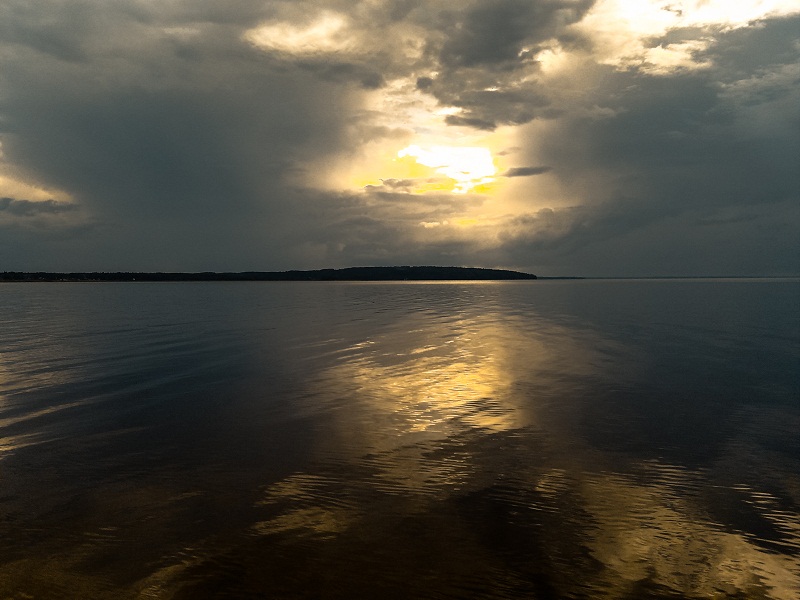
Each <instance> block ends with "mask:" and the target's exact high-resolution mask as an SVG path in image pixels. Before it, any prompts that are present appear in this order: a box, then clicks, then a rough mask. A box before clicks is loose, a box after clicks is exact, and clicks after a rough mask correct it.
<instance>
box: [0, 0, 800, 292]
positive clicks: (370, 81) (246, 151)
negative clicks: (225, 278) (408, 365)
mask: <svg viewBox="0 0 800 600" xmlns="http://www.w3.org/2000/svg"><path fill="white" fill-rule="evenodd" d="M798 157H800V0H738V1H737V2H730V1H729V0H672V1H669V0H666V1H664V0H464V1H462V2H458V3H454V2H452V1H450V0H365V1H355V0H347V1H345V0H291V1H264V0H261V1H255V0H229V1H227V2H216V1H212V0H157V1H156V0H114V1H113V2H109V1H108V0H37V1H36V2H31V1H30V0H0V271H20V270H25V271H38V270H45V271H249V270H256V271H259V270H288V269H314V268H331V267H333V268H338V267H347V266H364V265H443V266H477V267H499V268H510V269H519V270H524V271H528V272H532V273H536V274H538V275H545V276H559V275H560V276H686V275H688V276H702V275H734V276H735V275H770V276H780V275H798V274H800V159H799V158H798Z"/></svg>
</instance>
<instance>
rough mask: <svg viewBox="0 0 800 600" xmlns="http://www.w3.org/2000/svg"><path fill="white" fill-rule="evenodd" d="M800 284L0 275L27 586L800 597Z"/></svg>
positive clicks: (4, 452)
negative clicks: (21, 279) (27, 279)
mask: <svg viewBox="0 0 800 600" xmlns="http://www.w3.org/2000/svg"><path fill="white" fill-rule="evenodd" d="M798 432H800V281H798V280H686V281H679V280H668V281H588V280H587V281H534V282H507V283H431V284H419V283H389V284H386V283H383V284H375V283H369V284H366V283H363V284H362V283H279V282H273V283H172V284H171V283H153V284H150V283H104V284H91V283H89V284H70V283H60V284H44V283H43V284H11V283H6V284H2V285H0V597H2V598H6V597H9V598H15V599H17V598H18V599H22V598H58V599H62V598H109V599H110V598H114V599H117V598H123V599H124V598H157V599H161V598H175V599H198V598H200V599H203V598H361V597H363V598H532V599H547V598H587V599H588V598H626V599H640V598H736V599H742V598H763V599H780V600H796V599H797V598H798V597H800V436H799V435H798Z"/></svg>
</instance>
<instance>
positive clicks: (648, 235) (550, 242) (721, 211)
mask: <svg viewBox="0 0 800 600" xmlns="http://www.w3.org/2000/svg"><path fill="white" fill-rule="evenodd" d="M786 21H787V20H774V21H768V22H765V23H763V24H762V26H761V27H759V28H752V29H747V30H740V31H733V32H730V33H728V34H725V35H721V36H720V37H719V39H718V41H717V43H716V44H714V45H713V46H711V47H710V48H709V49H708V50H707V51H706V52H705V55H706V56H705V57H706V58H709V59H713V66H711V67H709V68H706V69H701V70H697V71H694V72H686V71H676V72H674V73H672V74H666V75H660V76H652V75H647V74H643V73H639V72H637V71H634V70H628V71H612V70H610V69H609V70H608V72H607V73H606V76H605V78H604V85H603V87H602V88H601V89H599V90H598V91H597V92H596V94H595V95H594V97H593V99H594V100H595V101H596V102H597V103H598V104H600V105H604V106H608V107H611V108H612V109H613V112H614V114H615V116H614V117H612V118H603V119H597V118H591V117H588V116H585V117H578V116H575V117H571V118H564V119H560V120H559V121H558V122H557V126H555V127H553V128H551V129H550V130H549V132H548V134H547V135H545V136H543V137H542V138H540V139H537V140H536V146H535V147H536V149H535V156H536V157H537V158H538V159H539V160H546V161H547V162H550V163H553V164H558V165H559V168H558V171H553V174H554V175H555V176H556V177H557V178H558V179H559V180H560V182H561V185H562V186H563V187H564V189H566V190H569V191H570V193H571V194H578V195H580V196H581V197H583V198H584V201H585V204H584V205H583V206H581V207H576V208H573V209H556V210H555V211H554V212H553V213H552V214H550V213H540V214H534V215H532V216H530V217H527V219H528V220H527V221H526V220H525V219H522V220H519V221H517V222H515V223H511V224H509V227H508V229H507V230H506V235H507V236H508V238H507V239H506V241H505V244H506V246H505V250H507V251H508V252H509V253H510V254H511V255H512V256H514V257H516V260H520V259H521V258H522V257H523V256H525V255H530V256H539V257H540V258H541V259H542V261H552V264H554V265H557V266H556V267H555V268H557V269H563V270H570V271H577V272H582V273H587V274H602V273H604V272H610V271H612V270H613V271H615V272H618V273H623V272H626V273H627V274H635V275H641V274H646V273H647V272H648V270H649V271H650V272H662V273H669V274H707V273H710V272H719V273H746V274H747V273H751V274H752V273H770V274H787V273H795V272H797V271H798V268H799V267H800V254H799V253H798V251H797V250H796V248H797V239H798V231H800V211H799V210H798V200H799V199H800V178H798V175H797V165H796V156H798V155H799V154H798V151H800V147H799V146H798V142H799V141H800V127H798V124H800V119H799V117H800V95H799V92H798V89H799V87H798V82H799V81H800V71H798V70H797V67H796V65H797V64H800V48H798V46H797V42H796V40H797V35H796V31H797V30H796V29H795V30H794V31H795V32H791V27H787V25H786ZM791 21H793V22H794V23H795V25H800V21H798V20H797V19H793V20H791ZM767 40H769V41H767ZM762 44H766V45H767V46H768V48H769V50H768V51H764V50H762ZM736 53H741V54H742V55H746V56H747V60H742V61H736V60H732V59H731V55H732V54H736ZM745 65H746V68H744V67H745ZM619 90H625V91H626V93H625V94H624V95H621V94H619ZM599 257H602V258H599ZM601 264H602V266H601ZM570 265H571V266H570Z"/></svg>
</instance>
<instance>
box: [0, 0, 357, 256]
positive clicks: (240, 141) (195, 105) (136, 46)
mask: <svg viewBox="0 0 800 600" xmlns="http://www.w3.org/2000/svg"><path fill="white" fill-rule="evenodd" d="M2 10H3V11H4V15H3V16H4V17H6V18H5V19H0V22H2V23H3V25H2V28H3V30H2V32H3V37H2V39H0V42H2V48H0V49H1V50H2V54H0V60H1V61H2V68H1V69H0V89H2V93H1V94H0V135H2V136H3V137H2V151H3V157H4V160H5V162H6V163H7V164H11V165H13V166H14V170H15V172H17V173H22V174H24V175H25V176H26V177H27V178H29V179H31V180H33V181H36V182H38V183H39V184H40V185H44V186H47V187H52V188H55V189H60V190H63V191H65V192H67V193H68V194H69V195H70V196H72V197H74V198H76V200H77V201H78V202H79V203H80V204H81V205H82V206H84V207H86V208H87V209H88V210H90V211H91V212H92V213H93V214H94V215H95V216H97V218H98V219H101V220H102V221H104V222H105V223H106V228H105V229H104V231H105V233H104V234H102V235H105V236H106V237H105V238H103V239H98V240H96V242H97V243H98V244H109V245H112V246H116V247H118V250H117V251H116V252H106V253H103V254H102V256H95V257H94V258H93V259H92V260H94V261H97V260H98V259H105V258H106V257H109V260H113V259H115V258H119V255H121V256H130V257H131V258H128V259H127V260H131V259H133V260H134V261H135V260H140V264H142V265H143V268H151V267H152V266H154V265H157V264H158V262H159V260H161V255H162V254H171V255H172V256H178V257H180V258H181V259H184V260H187V257H189V256H192V255H194V256H197V257H198V260H193V261H192V262H194V263H196V264H201V263H202V262H203V261H204V260H207V261H209V262H214V263H215V264H216V265H217V266H218V267H220V266H223V265H225V266H227V267H228V268H232V267H233V266H234V265H235V264H236V263H237V262H238V260H239V256H241V255H242V254H245V255H246V254H248V253H250V254H253V253H254V252H255V251H257V250H258V249H259V248H263V247H265V246H266V247H268V246H269V243H266V242H261V241H259V240H258V239H257V238H258V236H257V232H256V231H255V229H257V228H256V227H255V226H254V225H253V223H255V222H258V223H260V224H261V227H262V235H269V229H270V224H271V223H273V222H275V221H277V220H279V219H280V215H281V214H282V213H283V212H284V211H285V210H286V207H283V206H278V205H279V204H280V203H281V202H283V193H282V191H281V190H282V189H283V188H284V187H285V185H286V184H285V179H286V177H287V176H295V177H296V175H297V173H298V168H299V167H298V165H299V164H301V163H302V162H303V161H304V160H306V159H308V158H310V157H313V156H316V155H319V154H325V153H328V152H330V151H331V150H332V149H333V148H335V147H337V146H338V144H340V143H341V140H342V138H343V136H344V134H343V132H344V130H345V128H346V126H347V124H346V123H345V122H343V121H342V118H341V115H342V114H343V113H348V112H349V109H348V104H349V102H350V99H349V98H350V94H351V88H350V86H349V85H348V84H345V85H341V84H339V83H330V82H328V81H325V80H324V78H322V77H320V76H318V75H319V74H317V73H313V72H312V73H310V72H308V71H307V70H306V69H303V68H302V67H296V68H287V67H286V66H285V65H282V64H280V62H276V61H275V60H274V59H273V57H270V56H269V55H268V54H266V53H264V52H261V51H260V50H258V49H256V48H254V47H252V46H251V45H250V44H248V43H246V42H245V41H243V40H242V33H243V28H244V27H245V26H248V25H252V26H254V25H256V24H257V22H258V20H257V19H258V18H260V16H261V14H260V13H259V12H257V11H252V10H251V11H250V12H249V13H246V14H249V15H250V17H251V19H250V20H249V21H245V22H239V23H234V24H233V25H232V21H233V20H232V19H230V18H226V19H219V20H217V19H218V16H219V11H218V10H217V9H215V8H214V7H213V6H212V5H211V4H209V3H205V4H204V5H194V4H193V3H185V4H182V3H171V4H168V5H164V6H163V7H159V6H158V5H155V6H150V5H145V4H143V3H139V2H127V3H126V2H119V3H105V2H94V3H93V2H84V3H79V5H78V7H77V8H74V9H73V8H72V7H71V6H70V5H69V3H61V2H41V3H36V4H30V3H25V4H23V3H17V4H8V3H6V4H5V5H4V7H3V9H2ZM73 10H74V11H76V12H77V15H78V16H74V17H73V16H71V15H72V11H73ZM84 13H85V18H84V16H81V15H84ZM240 17H241V14H240ZM74 21H80V26H78V27H75V28H73V27H72V26H71V23H73V22H74ZM46 28H50V29H52V28H56V29H57V30H58V33H56V32H55V31H51V30H50V29H46ZM9 31H10V32H11V33H13V35H9V34H8V32H9ZM40 37H41V38H42V39H47V40H54V41H57V42H58V44H57V46H58V47H57V48H54V47H49V46H43V45H42V44H41V43H40V42H39V38H40ZM54 43H55V42H54ZM63 48H71V49H72V50H70V52H69V53H67V52H66V51H65V50H63ZM365 77H366V78H367V79H369V77H368V76H365V75H364V74H362V73H355V74H353V78H355V79H363V78H365ZM243 240H247V241H248V243H251V244H253V247H248V246H247V244H245V243H244V242H243ZM114 254H117V255H118V256H116V257H115V256H114ZM259 263H260V261H259ZM95 264H97V263H96V262H95ZM89 266H91V265H87V267H89ZM105 266H106V267H111V266H113V265H105ZM134 266H135V265H134Z"/></svg>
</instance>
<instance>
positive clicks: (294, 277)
mask: <svg viewBox="0 0 800 600" xmlns="http://www.w3.org/2000/svg"><path fill="white" fill-rule="evenodd" d="M532 279H537V277H536V275H532V274H530V273H522V272H519V271H508V270H504V269H481V268H476V267H430V266H425V267H412V266H402V267H349V268H345V269H316V270H311V271H244V272H240V273H215V272H203V273H161V272H116V273H103V272H85V273H54V272H22V271H6V272H3V273H0V282H3V281H9V282H14V281H17V282H102V281H132V282H133V281H151V282H152V281H165V282H166V281H498V280H502V281H508V280H532Z"/></svg>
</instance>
